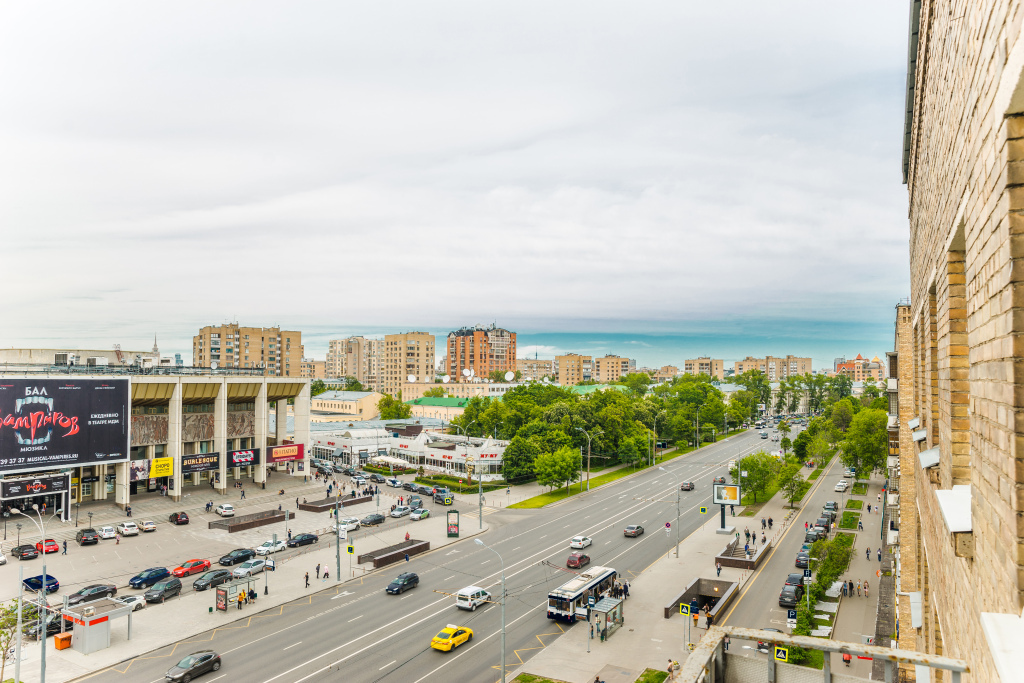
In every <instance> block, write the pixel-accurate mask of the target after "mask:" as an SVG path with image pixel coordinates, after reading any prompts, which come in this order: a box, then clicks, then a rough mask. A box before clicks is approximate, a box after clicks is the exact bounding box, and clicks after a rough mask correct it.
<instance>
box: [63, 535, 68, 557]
mask: <svg viewBox="0 0 1024 683" xmlns="http://www.w3.org/2000/svg"><path fill="white" fill-rule="evenodd" d="M67 554H68V542H67V539H64V552H62V553H61V555H67Z"/></svg>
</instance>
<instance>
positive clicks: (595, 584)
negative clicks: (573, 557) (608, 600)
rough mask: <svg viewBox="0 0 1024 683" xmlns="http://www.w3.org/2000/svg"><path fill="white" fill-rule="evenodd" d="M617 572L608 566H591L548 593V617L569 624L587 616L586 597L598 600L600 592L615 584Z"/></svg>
mask: <svg viewBox="0 0 1024 683" xmlns="http://www.w3.org/2000/svg"><path fill="white" fill-rule="evenodd" d="M616 576H617V574H616V572H615V570H614V569H612V568H610V567H591V568H590V569H587V570H586V571H585V572H583V573H581V574H580V575H579V576H576V577H574V578H573V579H572V580H570V581H567V582H566V583H565V584H564V585H562V586H559V587H558V588H556V589H555V590H553V591H551V592H550V593H548V619H562V620H564V621H568V622H569V623H570V624H572V623H574V622H575V621H576V620H577V619H586V618H587V604H588V602H587V598H589V597H590V596H594V602H595V603H596V602H597V601H598V600H600V596H601V594H602V593H604V592H605V591H607V590H608V589H609V588H611V587H612V586H613V585H614V584H615V578H616Z"/></svg>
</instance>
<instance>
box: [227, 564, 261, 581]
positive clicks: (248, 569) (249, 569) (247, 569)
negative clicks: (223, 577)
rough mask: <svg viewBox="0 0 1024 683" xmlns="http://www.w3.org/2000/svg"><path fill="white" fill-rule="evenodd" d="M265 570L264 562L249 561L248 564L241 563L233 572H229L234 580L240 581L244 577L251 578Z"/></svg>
mask: <svg viewBox="0 0 1024 683" xmlns="http://www.w3.org/2000/svg"><path fill="white" fill-rule="evenodd" d="M266 568H267V561H266V560H249V561H248V562H243V563H242V564H240V565H238V566H237V567H235V571H233V572H231V575H232V576H233V577H235V578H236V579H241V578H244V577H246V576H252V575H253V574H259V573H260V572H261V571H263V570H264V569H266Z"/></svg>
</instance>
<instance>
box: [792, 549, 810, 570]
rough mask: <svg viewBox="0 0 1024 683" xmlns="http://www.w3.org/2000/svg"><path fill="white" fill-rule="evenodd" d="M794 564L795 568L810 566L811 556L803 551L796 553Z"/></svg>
mask: <svg viewBox="0 0 1024 683" xmlns="http://www.w3.org/2000/svg"><path fill="white" fill-rule="evenodd" d="M795 566H796V568H797V569H807V568H808V567H810V566H811V556H810V555H809V554H807V553H804V552H799V553H797V554H796V565H795Z"/></svg>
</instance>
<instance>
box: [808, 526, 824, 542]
mask: <svg viewBox="0 0 1024 683" xmlns="http://www.w3.org/2000/svg"><path fill="white" fill-rule="evenodd" d="M820 538H821V534H819V533H818V532H817V531H815V530H814V529H811V530H810V531H808V532H807V533H806V534H804V543H814V542H815V541H817V540H819V539H820Z"/></svg>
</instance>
